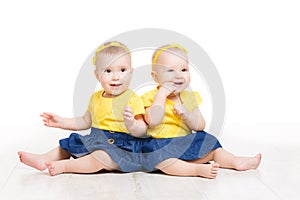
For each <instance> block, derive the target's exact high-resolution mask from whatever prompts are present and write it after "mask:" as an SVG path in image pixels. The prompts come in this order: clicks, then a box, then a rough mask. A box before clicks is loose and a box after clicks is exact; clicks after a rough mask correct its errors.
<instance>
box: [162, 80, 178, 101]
mask: <svg viewBox="0 0 300 200" xmlns="http://www.w3.org/2000/svg"><path fill="white" fill-rule="evenodd" d="M175 90H176V87H175V86H174V85H173V83H171V82H165V83H163V84H162V85H161V87H160V88H159V91H160V92H162V93H163V94H164V95H165V96H166V97H167V96H169V95H170V94H172V93H174V92H175Z"/></svg>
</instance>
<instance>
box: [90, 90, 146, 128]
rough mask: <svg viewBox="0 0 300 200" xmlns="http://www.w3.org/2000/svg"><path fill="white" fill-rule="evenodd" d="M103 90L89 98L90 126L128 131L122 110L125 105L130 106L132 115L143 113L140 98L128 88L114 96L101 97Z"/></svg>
mask: <svg viewBox="0 0 300 200" xmlns="http://www.w3.org/2000/svg"><path fill="white" fill-rule="evenodd" d="M103 92H104V90H100V91H98V92H95V93H94V94H93V95H92V96H91V98H90V102H89V106H88V111H89V112H90V114H91V118H92V127H94V128H99V129H103V130H110V131H115V132H124V133H129V132H128V130H127V128H126V126H125V123H124V118H123V115H122V112H123V110H124V107H125V106H130V107H131V108H132V110H133V112H134V115H139V114H145V110H144V105H143V101H142V99H141V98H140V97H139V96H137V95H136V94H135V93H134V92H133V91H131V90H129V89H128V90H126V91H125V92H124V93H122V94H121V95H119V96H117V97H114V98H106V97H103Z"/></svg>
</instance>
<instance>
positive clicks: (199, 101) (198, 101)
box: [193, 92, 202, 106]
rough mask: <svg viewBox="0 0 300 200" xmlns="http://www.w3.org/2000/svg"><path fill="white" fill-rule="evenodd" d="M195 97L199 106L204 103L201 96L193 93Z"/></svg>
mask: <svg viewBox="0 0 300 200" xmlns="http://www.w3.org/2000/svg"><path fill="white" fill-rule="evenodd" d="M193 95H194V97H195V99H196V102H197V106H199V105H200V104H201V103H202V98H201V96H200V94H199V93H198V92H193Z"/></svg>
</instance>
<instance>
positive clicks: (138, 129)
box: [123, 106, 147, 137]
mask: <svg viewBox="0 0 300 200" xmlns="http://www.w3.org/2000/svg"><path fill="white" fill-rule="evenodd" d="M123 117H124V123H125V126H126V128H127V130H128V131H129V132H130V133H131V134H132V135H133V136H135V137H141V136H144V135H145V134H146V131H147V125H146V123H145V121H144V118H143V115H136V116H134V113H133V110H132V109H131V108H130V107H129V106H126V107H125V108H124V112H123Z"/></svg>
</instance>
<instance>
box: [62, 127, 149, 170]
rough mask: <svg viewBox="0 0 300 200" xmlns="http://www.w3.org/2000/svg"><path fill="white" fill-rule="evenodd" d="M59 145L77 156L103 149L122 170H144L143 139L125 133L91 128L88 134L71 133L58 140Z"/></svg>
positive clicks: (73, 155)
mask: <svg viewBox="0 0 300 200" xmlns="http://www.w3.org/2000/svg"><path fill="white" fill-rule="evenodd" d="M59 144H60V147H61V148H62V149H64V150H66V151H68V152H69V153H70V154H71V155H72V157H74V158H78V157H82V156H85V155H87V154H90V153H92V152H93V151H96V150H103V151H105V152H106V153H107V154H108V155H109V156H110V157H111V159H112V160H113V161H114V162H115V163H116V164H117V165H118V166H119V168H120V170H121V171H123V172H134V171H145V170H144V169H143V164H142V157H143V154H142V146H143V145H142V144H143V139H142V138H137V137H133V136H131V135H129V134H127V133H122V132H112V131H107V130H101V129H97V128H91V132H90V134H89V135H84V136H82V135H79V134H77V133H72V134H71V135H70V136H69V137H68V138H65V139H62V140H60V141H59Z"/></svg>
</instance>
